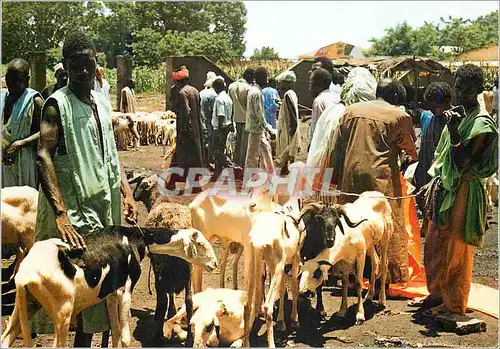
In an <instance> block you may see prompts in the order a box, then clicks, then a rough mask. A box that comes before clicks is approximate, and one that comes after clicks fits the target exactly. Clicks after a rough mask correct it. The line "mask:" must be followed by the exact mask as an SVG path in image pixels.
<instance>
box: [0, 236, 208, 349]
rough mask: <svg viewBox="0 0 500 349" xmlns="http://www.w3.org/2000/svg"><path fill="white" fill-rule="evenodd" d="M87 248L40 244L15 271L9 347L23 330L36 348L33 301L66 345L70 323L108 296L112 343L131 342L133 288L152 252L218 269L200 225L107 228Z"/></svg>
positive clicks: (52, 242)
mask: <svg viewBox="0 0 500 349" xmlns="http://www.w3.org/2000/svg"><path fill="white" fill-rule="evenodd" d="M85 242H86V244H87V250H86V251H84V252H75V251H73V250H70V249H69V245H68V244H66V243H64V242H62V240H61V239H48V240H44V241H39V242H36V243H35V244H34V245H33V247H32V248H31V250H30V251H29V253H28V254H27V255H26V257H25V259H24V260H23V262H22V263H21V265H20V267H19V271H18V273H17V274H16V277H15V282H16V290H17V297H16V302H15V308H14V312H13V314H12V316H11V317H10V319H9V324H8V326H7V328H6V330H5V332H4V333H3V335H2V344H3V345H4V346H10V345H12V343H13V342H14V340H15V338H16V337H17V335H18V334H19V332H22V335H23V339H24V346H27V347H31V346H32V345H31V333H30V330H29V324H28V321H29V318H30V315H32V314H30V310H31V309H30V308H31V307H29V304H30V303H32V302H33V300H36V301H37V302H38V303H39V304H40V305H41V306H42V307H43V308H44V309H45V310H46V311H47V313H48V314H49V316H50V317H51V319H52V321H53V322H54V329H55V337H54V346H57V347H62V346H66V341H67V336H68V331H69V326H70V323H73V324H74V323H75V319H76V316H77V315H78V314H79V313H80V312H81V311H82V310H84V309H86V308H88V307H90V306H92V305H94V304H97V303H99V302H101V301H102V300H104V299H105V300H106V304H107V308H108V314H109V319H110V325H111V333H112V341H113V346H118V343H119V342H120V343H121V345H122V346H128V345H129V344H130V339H131V334H130V328H129V321H130V305H131V300H132V291H133V289H134V286H135V285H136V283H137V281H138V280H139V277H140V274H141V266H140V262H141V260H142V259H143V258H144V256H145V254H146V252H147V250H149V252H151V253H157V254H168V255H172V256H176V257H179V258H182V259H184V260H186V261H188V262H190V263H193V264H197V265H200V266H202V267H204V268H205V269H207V270H210V271H212V270H214V269H215V268H216V267H217V259H216V257H215V253H214V250H213V248H212V246H211V245H210V243H209V242H208V241H207V240H206V239H205V237H204V236H203V234H201V233H200V232H199V231H197V230H196V229H182V230H169V229H147V228H145V229H142V230H140V229H138V228H130V227H122V226H114V227H107V228H104V229H102V230H101V231H98V232H96V233H94V234H90V235H87V236H85Z"/></svg>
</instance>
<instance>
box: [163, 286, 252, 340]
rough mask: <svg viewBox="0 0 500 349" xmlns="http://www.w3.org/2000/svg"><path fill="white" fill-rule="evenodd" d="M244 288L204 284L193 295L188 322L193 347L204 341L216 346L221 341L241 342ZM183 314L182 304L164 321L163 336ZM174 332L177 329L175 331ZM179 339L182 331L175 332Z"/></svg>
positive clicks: (172, 328) (167, 333)
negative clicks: (203, 288) (214, 287)
mask: <svg viewBox="0 0 500 349" xmlns="http://www.w3.org/2000/svg"><path fill="white" fill-rule="evenodd" d="M245 301H246V292H245V291H238V290H230V289H227V288H219V289H213V288H207V289H206V290H204V291H202V292H199V293H197V294H195V295H194V296H193V317H192V318H191V321H190V322H188V324H189V326H191V332H192V333H193V336H194V347H195V348H202V347H206V346H207V345H210V346H218V345H219V344H220V343H219V342H222V343H224V344H229V345H231V347H232V348H240V347H241V346H242V344H243V341H242V339H241V337H243V331H244V324H243V315H244V304H245ZM185 316H186V308H185V307H184V306H183V307H182V308H181V309H180V310H179V312H178V313H177V314H176V315H175V316H174V317H172V318H170V319H169V320H168V321H167V322H166V324H165V333H166V337H167V338H171V336H172V332H173V330H174V329H176V328H177V325H178V322H179V321H180V320H181V319H183V318H184V317H185ZM176 332H177V331H176ZM176 334H177V335H178V337H179V338H180V339H181V340H183V339H184V338H185V337H186V335H185V332H183V331H182V332H181V331H179V332H177V333H176Z"/></svg>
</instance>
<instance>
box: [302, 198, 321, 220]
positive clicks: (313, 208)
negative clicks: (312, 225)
mask: <svg viewBox="0 0 500 349" xmlns="http://www.w3.org/2000/svg"><path fill="white" fill-rule="evenodd" d="M322 210H323V206H322V205H320V204H318V203H316V202H311V203H308V204H307V205H305V206H304V207H303V208H302V210H300V213H299V218H297V220H298V221H300V220H301V219H302V217H304V216H305V215H306V214H307V213H309V212H312V213H319V212H321V211H322Z"/></svg>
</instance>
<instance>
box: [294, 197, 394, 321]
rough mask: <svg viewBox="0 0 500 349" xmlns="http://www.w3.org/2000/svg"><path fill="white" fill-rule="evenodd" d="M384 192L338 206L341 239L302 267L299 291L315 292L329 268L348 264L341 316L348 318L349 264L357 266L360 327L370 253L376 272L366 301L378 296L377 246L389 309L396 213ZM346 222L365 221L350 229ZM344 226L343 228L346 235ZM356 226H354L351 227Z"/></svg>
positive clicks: (382, 302) (382, 301)
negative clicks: (387, 284)
mask: <svg viewBox="0 0 500 349" xmlns="http://www.w3.org/2000/svg"><path fill="white" fill-rule="evenodd" d="M383 197H384V195H383V194H382V193H379V192H376V191H369V192H364V193H363V194H361V196H360V197H359V198H358V199H357V200H356V201H355V202H354V203H350V204H345V205H343V206H342V205H334V206H333V209H334V210H335V211H336V212H337V218H338V223H339V224H337V227H338V228H339V229H337V227H336V228H335V230H336V233H337V234H336V235H337V237H336V238H335V243H334V245H333V247H331V248H326V249H324V250H323V251H322V252H321V253H320V254H319V255H318V256H317V257H316V258H314V259H311V260H308V261H306V262H305V263H304V266H303V268H302V275H301V278H300V285H299V290H300V293H306V292H308V291H314V290H316V288H317V287H318V286H320V285H321V284H322V282H323V281H324V280H326V279H327V278H328V269H330V267H332V266H334V265H335V264H336V263H337V262H340V261H344V262H345V263H344V265H343V270H342V274H343V275H342V284H343V285H342V286H343V290H342V304H341V306H340V310H339V312H338V313H337V314H338V315H340V316H344V315H345V313H346V311H347V291H348V276H349V264H352V263H356V284H357V291H358V311H357V314H356V324H358V323H361V322H363V321H364V320H365V314H364V308H363V302H362V297H361V296H362V290H363V289H362V285H363V269H364V267H365V259H366V253H367V252H368V254H369V255H370V259H371V262H372V272H371V277H370V288H369V290H368V293H367V294H366V300H372V298H373V295H374V293H375V280H376V278H377V276H378V274H379V272H378V271H379V267H380V266H379V260H378V256H377V253H376V251H375V244H377V243H380V247H381V259H380V261H381V263H382V267H381V274H382V280H381V281H382V283H381V284H382V287H381V289H380V296H379V305H381V306H383V307H385V305H386V294H385V282H386V280H387V247H388V243H389V239H390V238H391V235H392V232H393V223H392V216H391V215H392V210H391V207H390V205H389V202H388V201H387V199H385V198H383ZM346 220H350V221H358V222H362V223H361V224H359V226H357V227H355V228H351V227H349V225H348V224H346ZM340 225H342V226H343V229H344V232H345V233H342V231H341V227H340ZM351 225H352V224H351Z"/></svg>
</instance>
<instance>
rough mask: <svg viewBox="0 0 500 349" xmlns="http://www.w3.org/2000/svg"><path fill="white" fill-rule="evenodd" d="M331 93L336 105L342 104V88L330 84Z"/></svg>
mask: <svg viewBox="0 0 500 349" xmlns="http://www.w3.org/2000/svg"><path fill="white" fill-rule="evenodd" d="M330 92H331V93H332V94H333V96H334V100H335V103H340V94H341V93H342V86H340V85H335V84H334V83H333V82H332V83H330Z"/></svg>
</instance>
